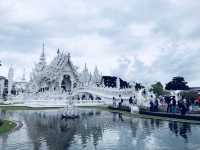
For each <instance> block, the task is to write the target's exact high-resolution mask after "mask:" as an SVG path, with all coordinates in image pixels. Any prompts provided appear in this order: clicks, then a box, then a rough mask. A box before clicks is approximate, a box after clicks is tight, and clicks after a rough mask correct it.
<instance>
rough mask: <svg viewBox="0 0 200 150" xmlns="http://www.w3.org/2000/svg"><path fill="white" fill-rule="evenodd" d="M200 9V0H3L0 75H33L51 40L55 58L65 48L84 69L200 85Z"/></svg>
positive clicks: (0, 6)
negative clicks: (11, 72)
mask: <svg viewBox="0 0 200 150" xmlns="http://www.w3.org/2000/svg"><path fill="white" fill-rule="evenodd" d="M199 14H200V1H199V0H59V1H58V0H19V1H14V0H1V1H0V60H2V63H3V66H2V67H1V68H0V75H4V76H7V71H8V67H9V66H10V65H13V67H14V69H15V79H16V80H19V79H20V78H21V76H22V72H23V69H24V68H25V69H26V74H27V78H28V76H29V72H30V71H31V68H33V66H34V63H37V62H38V59H39V56H40V53H41V50H42V43H43V41H45V45H46V46H45V47H46V48H45V52H46V55H47V61H48V62H50V61H51V60H52V59H53V57H54V56H55V55H56V52H57V48H60V49H62V50H65V51H66V52H70V53H71V56H72V61H73V63H74V64H75V65H77V66H79V68H80V70H81V69H82V68H83V66H84V63H85V62H86V63H87V65H88V67H89V69H90V71H91V72H93V70H94V66H95V65H97V66H98V67H99V70H101V71H102V72H103V74H105V75H118V76H120V77H122V78H123V79H126V80H129V81H130V80H135V81H141V82H153V81H158V80H159V81H162V82H163V83H166V82H167V81H169V80H170V79H171V78H172V77H173V76H177V75H179V76H184V77H185V79H186V80H187V81H188V82H189V83H190V85H200V21H199V19H200V18H199Z"/></svg>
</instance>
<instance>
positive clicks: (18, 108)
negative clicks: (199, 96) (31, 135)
mask: <svg viewBox="0 0 200 150" xmlns="http://www.w3.org/2000/svg"><path fill="white" fill-rule="evenodd" d="M78 107H79V108H96V109H100V110H105V111H110V112H119V113H122V114H124V115H126V116H129V117H137V118H144V119H157V120H164V121H175V122H183V123H192V124H198V125H200V121H195V120H186V119H176V118H167V117H159V116H153V115H145V114H139V113H130V112H126V111H122V110H112V109H109V108H108V105H104V106H103V105H101V106H78ZM60 108H64V107H44V108H43V107H25V106H23V107H22V106H0V109H7V110H48V109H60Z"/></svg>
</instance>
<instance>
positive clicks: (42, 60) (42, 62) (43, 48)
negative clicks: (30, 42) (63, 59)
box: [39, 42, 46, 65]
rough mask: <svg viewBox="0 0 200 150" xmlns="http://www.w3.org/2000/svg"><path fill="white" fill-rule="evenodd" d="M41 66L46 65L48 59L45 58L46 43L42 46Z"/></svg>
mask: <svg viewBox="0 0 200 150" xmlns="http://www.w3.org/2000/svg"><path fill="white" fill-rule="evenodd" d="M39 63H40V64H42V65H46V57H45V43H44V42H43V44H42V53H41V55H40V62H39Z"/></svg>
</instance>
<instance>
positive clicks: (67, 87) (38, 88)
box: [28, 45, 101, 93]
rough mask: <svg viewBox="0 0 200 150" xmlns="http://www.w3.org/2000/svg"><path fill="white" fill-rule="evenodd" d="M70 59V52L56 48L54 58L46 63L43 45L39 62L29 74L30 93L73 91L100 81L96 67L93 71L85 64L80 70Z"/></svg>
mask: <svg viewBox="0 0 200 150" xmlns="http://www.w3.org/2000/svg"><path fill="white" fill-rule="evenodd" d="M77 70H78V67H77V66H75V65H74V64H73V63H72V61H71V55H70V53H66V52H61V51H60V50H59V49H58V50H57V54H56V56H55V57H54V59H53V60H52V61H51V62H50V63H49V64H47V62H46V55H45V49H44V45H43V49H42V53H41V56H40V59H39V62H38V63H37V64H36V65H35V67H34V68H33V70H32V72H31V75H30V82H29V87H28V90H29V92H31V93H39V92H45V91H60V92H68V93H70V92H73V90H74V88H77V87H81V86H89V85H97V84H100V82H101V75H100V73H99V71H98V68H97V67H96V68H95V70H94V73H93V74H92V73H90V72H89V71H88V68H87V65H86V64H85V67H84V69H83V71H82V72H80V73H79V72H78V71H77Z"/></svg>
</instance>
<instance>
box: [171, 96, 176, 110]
mask: <svg viewBox="0 0 200 150" xmlns="http://www.w3.org/2000/svg"><path fill="white" fill-rule="evenodd" d="M172 113H176V99H175V96H173V98H172Z"/></svg>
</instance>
